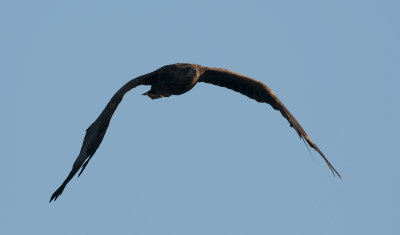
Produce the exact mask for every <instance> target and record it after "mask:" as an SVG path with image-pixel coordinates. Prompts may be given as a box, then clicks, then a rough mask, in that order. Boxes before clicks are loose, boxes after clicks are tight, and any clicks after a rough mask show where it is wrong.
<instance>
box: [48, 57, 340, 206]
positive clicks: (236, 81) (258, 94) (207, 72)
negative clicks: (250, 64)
mask: <svg viewBox="0 0 400 235" xmlns="http://www.w3.org/2000/svg"><path fill="white" fill-rule="evenodd" d="M197 82H205V83H210V84H214V85H217V86H221V87H226V88H229V89H232V90H234V91H237V92H240V93H241V94H243V95H246V96H248V97H249V98H251V99H254V100H256V101H258V102H261V103H268V104H270V105H271V106H272V107H273V108H274V109H276V110H278V111H280V112H281V114H282V115H283V117H285V118H286V119H287V120H288V121H289V123H290V126H291V127H293V128H294V129H295V130H296V132H297V134H298V135H299V136H300V138H302V139H304V140H305V141H306V142H307V144H308V145H309V146H310V147H312V148H313V149H315V150H316V151H317V152H318V153H319V154H320V155H321V156H322V157H323V159H324V160H325V162H326V163H327V165H328V167H329V168H330V169H331V170H332V172H333V173H334V174H336V175H338V176H339V177H340V175H339V173H338V172H337V171H336V170H335V169H334V168H333V166H332V165H331V164H330V163H329V161H328V159H327V158H326V157H325V156H324V154H323V153H322V152H321V150H319V148H318V147H317V145H316V144H315V143H314V142H313V141H312V140H311V138H310V137H309V136H308V135H307V133H306V132H305V131H304V130H303V128H302V127H301V126H300V124H299V123H298V122H297V120H296V119H295V118H294V117H293V115H292V114H291V113H290V112H289V110H288V109H287V108H286V107H285V106H284V105H283V104H282V102H281V101H280V100H279V99H278V98H277V97H276V96H275V94H274V93H273V92H272V90H271V89H270V88H269V87H267V85H265V84H264V83H262V82H260V81H257V80H254V79H252V78H249V77H246V76H244V75H242V74H238V73H235V72H232V71H229V70H226V69H219V68H211V67H205V66H201V65H197V64H186V63H177V64H171V65H166V66H164V67H161V68H159V69H157V70H155V71H153V72H151V73H148V74H145V75H142V76H139V77H137V78H135V79H132V80H131V81H129V82H128V83H126V84H125V85H124V86H123V87H121V88H120V89H119V90H118V91H117V92H116V93H115V94H114V96H113V97H112V98H111V100H110V101H109V102H108V104H107V105H106V107H105V108H104V110H103V112H102V113H101V114H100V116H99V117H98V118H97V119H96V120H95V121H94V122H93V123H92V125H90V126H89V128H88V129H87V130H86V135H85V138H84V140H83V144H82V148H81V151H80V153H79V155H78V157H77V159H76V160H75V162H74V165H73V167H72V170H71V172H70V173H69V175H68V177H67V178H66V179H65V181H64V182H63V183H62V185H61V186H60V187H59V188H58V189H57V190H56V191H55V192H54V193H53V195H52V196H51V198H50V201H52V200H56V199H57V197H58V196H60V195H61V193H62V192H63V190H64V188H65V186H66V185H67V184H68V182H69V181H70V180H71V179H72V177H73V176H74V175H75V174H76V173H77V172H78V171H79V169H81V172H80V173H79V175H80V174H81V173H82V172H83V170H84V169H85V167H86V166H87V164H88V162H89V161H90V159H91V158H92V157H93V155H94V153H95V152H96V150H97V148H98V147H99V145H100V143H101V141H102V140H103V137H104V135H105V133H106V131H107V128H108V125H109V123H110V121H111V117H112V115H113V114H114V112H115V110H116V109H117V107H118V105H119V103H120V102H121V101H122V98H123V96H124V95H125V94H126V93H127V92H128V91H129V90H131V89H132V88H135V87H137V86H139V85H151V89H150V90H149V91H148V92H146V93H144V94H143V95H147V96H149V97H150V98H152V99H158V98H162V97H169V96H171V95H181V94H183V93H186V92H188V91H189V90H191V89H192V88H193V87H194V86H195V85H196V84H197Z"/></svg>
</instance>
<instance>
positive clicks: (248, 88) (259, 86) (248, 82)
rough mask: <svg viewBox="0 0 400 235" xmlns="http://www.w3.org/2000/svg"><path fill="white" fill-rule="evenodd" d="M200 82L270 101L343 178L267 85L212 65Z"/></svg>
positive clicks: (330, 167)
mask: <svg viewBox="0 0 400 235" xmlns="http://www.w3.org/2000/svg"><path fill="white" fill-rule="evenodd" d="M199 82H206V83H211V84H213V85H217V86H221V87H226V88H229V89H232V90H234V91H237V92H239V93H242V94H243V95H245V96H247V97H249V98H251V99H255V100H257V101H258V102H262V103H268V104H270V105H271V106H272V107H273V108H274V109H276V110H279V112H281V114H282V115H283V117H285V118H286V119H287V120H288V121H289V123H290V126H291V127H293V128H294V129H295V130H296V132H297V134H298V135H299V137H300V138H301V139H303V140H305V141H306V142H307V143H308V145H309V146H310V147H311V148H313V149H315V150H316V151H317V152H318V153H319V154H320V155H321V156H322V158H323V159H324V160H325V162H326V164H327V165H328V167H329V169H331V171H332V172H333V174H336V175H337V176H339V178H341V176H340V174H339V173H338V172H337V171H336V170H335V168H333V166H332V164H331V163H330V162H329V161H328V159H327V158H326V157H325V155H324V154H323V153H322V151H321V150H320V149H319V148H318V147H317V145H316V144H315V143H314V142H313V141H312V140H311V138H310V136H308V134H307V133H306V132H305V131H304V129H303V128H302V127H301V126H300V124H299V123H298V122H297V120H296V119H295V118H294V116H293V115H292V114H291V113H290V112H289V110H288V109H287V108H286V107H285V105H283V104H282V102H281V101H280V100H279V99H278V97H276V96H275V94H274V93H273V92H272V90H271V89H270V88H269V87H268V86H267V85H265V84H264V83H262V82H260V81H257V80H255V79H252V78H249V77H246V76H244V75H242V74H239V73H235V72H232V71H229V70H226V69H219V68H210V67H208V68H207V69H206V70H205V71H204V73H203V74H202V75H201V77H200V78H199Z"/></svg>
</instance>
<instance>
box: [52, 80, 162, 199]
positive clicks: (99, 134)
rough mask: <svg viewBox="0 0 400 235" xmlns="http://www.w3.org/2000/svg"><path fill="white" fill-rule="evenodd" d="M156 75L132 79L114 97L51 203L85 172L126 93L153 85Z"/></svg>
mask: <svg viewBox="0 0 400 235" xmlns="http://www.w3.org/2000/svg"><path fill="white" fill-rule="evenodd" d="M154 74H155V73H154V72H152V73H148V74H145V75H142V76H140V77H137V78H135V79H132V80H131V81H129V82H128V83H126V84H125V85H124V86H123V87H121V88H120V89H119V90H118V91H117V92H116V93H115V94H114V96H113V97H112V98H111V100H110V101H109V102H108V104H107V105H106V107H105V108H104V110H103V112H101V114H100V116H99V117H98V118H97V119H96V121H94V122H93V123H92V125H90V126H89V128H88V129H87V130H86V135H85V138H84V139H83V143H82V148H81V151H80V153H79V155H78V157H77V158H76V160H75V162H74V165H73V166H72V170H71V172H70V173H69V175H68V176H67V178H66V179H65V181H64V182H63V183H62V184H61V186H60V187H59V188H58V189H57V190H56V191H55V192H54V193H53V195H52V196H51V198H50V201H49V202H51V201H52V200H54V201H55V200H56V199H57V198H58V196H60V195H61V194H62V192H63V190H64V188H65V186H66V185H67V184H68V182H69V181H70V180H71V179H72V178H73V177H74V175H75V174H76V173H77V172H78V171H79V169H81V172H80V173H79V175H78V177H79V176H80V175H81V174H82V172H83V170H84V169H85V167H86V166H87V164H88V163H89V161H90V159H91V158H92V157H93V155H94V153H95V152H96V150H97V148H98V147H99V146H100V144H101V141H102V140H103V138H104V135H105V134H106V131H107V128H108V125H109V124H110V121H111V118H112V115H113V114H114V112H115V110H116V109H117V107H118V105H119V103H120V102H121V101H122V98H123V96H124V95H125V93H127V92H128V91H129V90H131V89H133V88H135V87H137V86H139V85H151V82H152V79H153V78H154Z"/></svg>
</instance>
